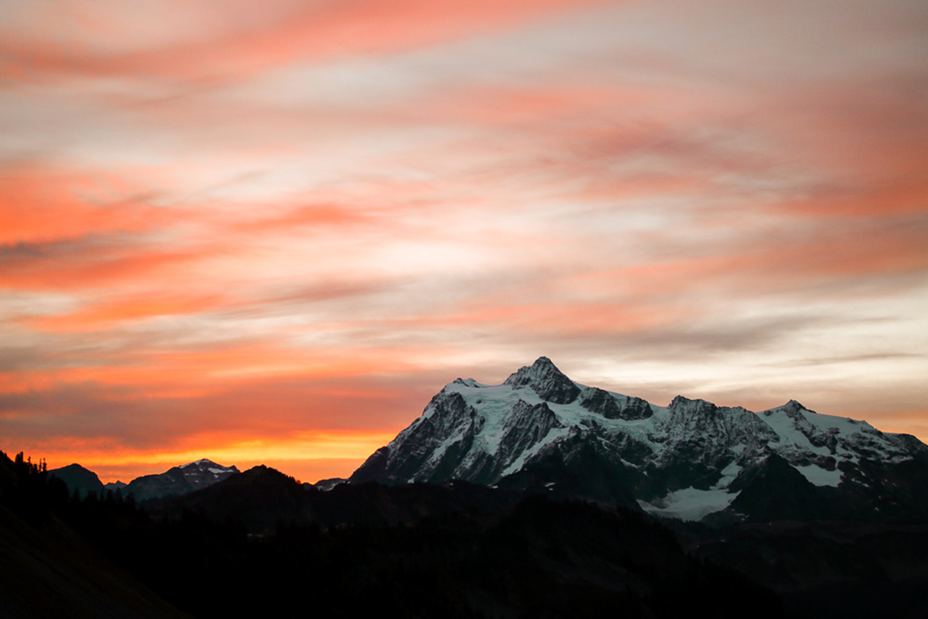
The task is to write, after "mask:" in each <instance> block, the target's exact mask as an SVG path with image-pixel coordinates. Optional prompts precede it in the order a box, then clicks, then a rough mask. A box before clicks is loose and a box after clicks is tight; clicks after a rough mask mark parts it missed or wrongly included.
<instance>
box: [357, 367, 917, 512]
mask: <svg viewBox="0 0 928 619" xmlns="http://www.w3.org/2000/svg"><path fill="white" fill-rule="evenodd" d="M926 460H928V448H926V447H925V445H924V444H922V443H921V442H920V441H918V440H917V439H915V438H914V437H911V436H906V435H896V434H889V433H884V432H880V431H879V430H877V429H875V428H874V427H872V426H871V425H870V424H868V423H866V422H863V421H855V420H851V419H846V418H841V417H834V416H829V415H821V414H819V413H816V412H814V411H812V410H809V409H808V408H806V407H804V406H802V405H801V404H799V403H798V402H795V401H790V402H787V403H786V404H784V405H783V406H780V407H777V408H773V409H770V410H767V411H763V412H760V413H755V412H752V411H749V410H746V409H744V408H741V407H720V406H716V405H715V404H713V403H711V402H706V401H704V400H691V399H688V398H685V397H683V396H677V397H676V398H674V399H673V401H672V402H671V403H670V404H669V405H668V406H657V405H654V404H651V403H649V402H646V401H644V400H642V399H640V398H636V397H633V396H626V395H622V394H618V393H611V392H608V391H605V390H603V389H598V388H595V387H588V386H585V385H581V384H578V383H575V382H573V381H571V380H570V379H569V378H568V377H567V376H565V375H564V374H563V373H562V372H561V371H560V370H558V368H557V367H556V366H555V365H554V364H553V363H552V362H551V360H550V359H548V358H546V357H541V358H539V359H538V360H536V361H535V362H534V363H533V364H532V365H530V366H526V367H523V368H521V369H519V370H518V371H517V372H515V373H513V374H512V375H511V376H510V377H509V378H507V379H506V380H505V381H504V382H503V383H502V384H500V385H486V384H482V383H479V382H477V381H475V380H473V379H457V380H455V381H453V382H452V383H450V384H448V385H446V386H445V387H444V388H443V389H442V390H441V391H440V392H439V393H438V394H436V395H435V396H434V397H433V398H432V400H431V401H430V402H429V404H428V406H426V408H425V410H424V411H423V413H422V415H421V416H420V417H419V418H418V419H417V420H415V421H414V422H413V423H412V424H411V425H410V426H409V427H408V428H406V429H405V430H403V431H402V432H401V433H400V434H399V435H398V436H397V437H396V438H395V439H394V440H393V441H392V442H391V443H390V444H389V445H387V446H385V447H382V448H381V449H379V450H378V451H377V452H375V453H374V454H373V455H372V456H371V457H370V458H369V459H368V460H367V461H366V462H365V463H364V464H363V465H362V466H361V467H360V468H359V469H358V470H357V471H356V472H355V473H354V475H353V476H352V477H351V481H352V482H353V483H358V482H362V481H379V482H382V483H388V484H404V483H411V482H429V483H444V482H447V481H450V480H453V479H460V480H466V481H470V482H473V483H479V484H485V485H498V486H500V487H512V488H518V489H521V490H526V491H535V492H546V493H555V494H562V495H567V496H579V497H583V498H589V499H594V500H598V501H606V502H619V503H623V504H626V505H631V506H634V507H636V508H638V507H640V508H642V509H644V510H646V511H649V512H651V513H655V514H658V515H664V516H669V517H676V518H683V519H688V520H695V519H701V518H703V517H704V516H707V515H708V514H713V513H716V514H718V513H722V514H724V515H725V517H730V518H744V517H763V513H762V512H763V509H762V508H761V507H758V508H757V510H755V511H757V512H758V513H757V514H754V513H753V512H752V509H753V507H751V506H753V505H755V504H756V503H757V500H755V499H751V497H753V496H755V495H760V494H761V493H760V492H759V491H758V490H757V489H756V488H755V489H754V490H751V488H753V487H754V486H752V484H755V485H756V484H768V485H769V484H771V483H773V482H771V479H782V478H783V477H784V476H787V477H791V478H793V479H794V480H800V481H801V482H802V484H801V485H803V486H805V485H806V484H807V485H808V488H806V490H808V494H810V495H814V496H816V497H819V499H820V500H818V499H817V501H818V502H819V503H821V504H822V505H831V504H835V500H834V497H836V496H841V497H844V498H843V499H842V501H845V503H846V504H847V509H860V508H861V507H860V506H861V505H862V501H863V503H866V506H867V507H866V509H874V508H875V507H877V506H878V504H879V503H880V501H883V502H887V504H890V503H892V502H893V501H895V502H896V503H899V504H905V503H906V500H905V499H901V500H900V499H893V498H892V497H891V496H889V495H890V494H892V492H893V491H892V488H893V487H894V486H893V484H890V483H883V482H880V483H877V482H878V481H879V480H878V479H871V478H870V477H868V475H869V476H873V475H876V476H877V478H880V479H882V478H883V477H885V476H886V475H896V474H897V471H898V470H900V467H902V469H911V470H910V474H909V476H908V477H906V479H909V478H911V475H913V474H914V475H916V477H917V476H918V475H925V470H926V468H928V466H926V465H925V464H924V463H925V462H926ZM784 467H786V468H785V469H784ZM924 479H925V480H928V476H926V477H924ZM884 481H885V480H884ZM912 483H921V482H912ZM774 485H775V486H777V484H774ZM788 485H789V484H788V483H785V482H784V483H782V484H779V486H784V487H786V486H788ZM895 485H896V486H898V485H899V484H895ZM903 485H904V484H903ZM779 486H777V487H779ZM868 488H869V489H871V490H872V491H870V492H869V493H868V491H867V489H868ZM746 490H747V491H748V492H747V493H746V495H745V496H746V498H745V499H743V500H742V501H741V502H740V503H737V504H735V501H736V499H737V498H738V497H739V495H741V494H742V493H744V492H745V491H746ZM848 497H852V498H853V500H852V499H851V498H848ZM862 497H865V498H866V500H863V499H862ZM749 499H751V500H749ZM845 499H846V500H845ZM813 503H815V501H813ZM838 503H840V504H842V505H843V504H844V503H841V501H838ZM733 504H734V505H733ZM803 504H804V502H803V501H796V505H797V506H798V507H801V506H802V505H803ZM739 505H742V508H741V511H739V509H738V506H739ZM715 517H719V516H718V515H717V516H715Z"/></svg>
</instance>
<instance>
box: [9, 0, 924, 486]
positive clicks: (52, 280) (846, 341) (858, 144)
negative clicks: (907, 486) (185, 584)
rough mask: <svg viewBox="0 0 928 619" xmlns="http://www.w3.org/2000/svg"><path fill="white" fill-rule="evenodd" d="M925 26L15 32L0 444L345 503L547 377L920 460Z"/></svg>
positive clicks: (394, 19)
mask: <svg viewBox="0 0 928 619" xmlns="http://www.w3.org/2000/svg"><path fill="white" fill-rule="evenodd" d="M926 58H928V3H925V2H924V1H923V0H914V1H899V0H885V1H882V2H873V1H870V0H867V1H860V0H840V1H834V0H821V1H816V2H809V1H808V0H801V1H799V0H784V1H777V2H773V1H772V0H760V1H758V2H748V3H746V2H741V1H737V0H732V1H715V0H706V1H701V2H683V1H679V2H665V1H660V0H657V1H648V2H634V1H628V2H596V1H589V2H586V1H579V0H573V1H570V2H564V1H561V0H537V1H536V0H511V1H509V2H505V3H501V2H495V1H494V2H489V1H486V0H468V1H459V0H447V1H445V2H430V1H425V0H389V1H387V0H343V1H338V2H335V1H327V0H322V1H306V0H300V1H291V0H266V1H263V2H260V3H256V2H251V1H250V0H248V1H246V0H230V1H226V2H214V1H212V2H200V1H193V0H183V1H181V0H159V1H153V0H136V1H134V2H131V3H127V2H124V1H122V0H94V1H92V2H90V1H87V2H83V1H75V0H28V1H27V0H0V135H2V136H3V137H2V139H0V449H2V450H4V451H7V452H14V451H19V450H26V451H27V453H29V454H31V455H32V456H33V457H34V458H38V457H44V458H46V459H47V460H48V463H49V465H50V466H61V465H64V464H68V463H70V462H75V461H76V462H80V463H82V464H84V465H85V466H88V467H90V468H92V469H93V470H95V471H97V472H98V473H99V474H100V476H101V478H103V479H104V480H105V481H109V480H115V479H123V480H128V479H131V478H132V477H135V476H137V475H140V474H143V473H153V472H160V471H163V470H165V469H167V468H169V467H170V466H173V465H176V464H181V463H183V462H188V461H191V460H195V459H198V458H200V457H209V458H212V459H214V460H217V461H219V462H221V463H223V464H237V465H238V466H240V467H244V466H249V465H253V464H256V463H261V462H263V463H266V464H269V465H271V466H276V467H278V468H280V469H281V470H283V471H285V472H287V473H289V474H291V475H295V476H296V477H298V478H300V479H302V480H305V481H315V480H316V479H319V478H324V477H331V476H345V475H348V474H350V473H351V471H352V470H353V469H354V468H355V467H356V466H357V465H358V464H359V463H360V462H361V461H362V460H363V459H364V458H365V457H366V456H367V455H368V454H370V453H371V452H372V451H373V450H374V449H375V448H377V447H378V446H380V445H383V444H385V443H386V442H388V441H389V440H390V439H391V438H392V437H393V436H394V435H395V434H396V433H397V432H398V431H399V430H401V429H402V428H403V427H405V426H406V425H407V424H409V423H410V422H411V421H412V420H413V419H415V418H416V417H417V416H418V415H419V414H420V412H421V411H422V408H423V407H424V406H425V404H426V403H427V402H428V400H429V398H430V397H431V395H432V394H434V393H435V392H437V391H438V390H439V389H440V388H441V386H442V385H444V384H445V383H447V382H449V381H451V380H452V379H454V378H455V377H458V376H464V377H467V376H470V377H474V378H477V379H478V380H481V381H483V382H488V383H498V382H501V381H502V380H503V379H504V378H505V377H506V376H507V375H508V374H509V373H510V372H512V371H514V370H515V369H517V368H518V367H519V366H521V365H525V364H528V363H531V362H532V361H533V360H534V359H535V358H536V357H538V356H540V355H547V356H548V357H550V358H551V359H553V360H554V362H555V363H556V364H557V365H558V366H559V367H560V368H561V369H562V370H563V371H564V372H565V373H566V374H568V375H569V376H570V377H571V378H573V379H574V380H576V381H578V382H581V383H584V384H590V385H596V386H600V387H604V388H608V389H612V390H615V391H618V392H621V393H626V394H633V395H638V396H641V397H645V398H647V399H649V400H651V401H652V402H654V403H656V404H662V405H666V403H667V402H669V401H670V400H671V398H673V396H674V395H676V394H684V395H686V396H688V397H702V398H706V399H709V400H712V401H714V402H717V403H719V404H724V405H743V406H746V407H748V408H750V409H752V410H763V409H765V408H770V407H773V406H776V405H779V404H782V403H783V402H785V401H787V400H789V399H793V398H795V399H798V400H800V401H801V402H803V403H804V404H805V405H806V406H808V407H809V408H812V409H814V410H817V411H820V412H825V413H831V414H837V415H842V416H848V417H853V418H857V419H865V420H867V421H869V422H870V423H871V424H873V425H874V426H876V427H878V428H880V429H882V430H886V431H893V432H908V433H912V434H915V435H917V436H919V437H920V438H921V439H922V440H928V380H926V378H928V62H926Z"/></svg>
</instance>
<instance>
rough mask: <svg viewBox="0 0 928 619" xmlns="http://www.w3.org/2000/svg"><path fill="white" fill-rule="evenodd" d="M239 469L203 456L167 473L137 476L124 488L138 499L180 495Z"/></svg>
mask: <svg viewBox="0 0 928 619" xmlns="http://www.w3.org/2000/svg"><path fill="white" fill-rule="evenodd" d="M238 472H239V470H238V469H237V468H236V467H235V466H234V465H233V466H223V465H221V464H216V463H215V462H213V461H212V460H208V459H206V458H203V459H201V460H197V461H196V462H190V463H188V464H182V465H180V466H175V467H173V468H170V469H168V470H167V471H165V472H164V473H158V474H156V475H143V476H142V477H137V478H135V479H133V480H132V481H131V482H130V483H129V484H128V485H127V486H126V487H125V488H124V492H126V493H127V494H131V495H132V496H134V497H135V499H136V500H137V501H144V500H146V499H153V498H160V497H168V496H177V495H181V494H188V493H190V492H194V491H196V490H199V489H201V488H206V487H207V486H211V485H212V484H215V483H216V482H220V481H222V480H224V479H226V478H228V477H231V476H232V475H236V474H238Z"/></svg>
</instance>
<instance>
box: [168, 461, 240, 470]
mask: <svg viewBox="0 0 928 619" xmlns="http://www.w3.org/2000/svg"><path fill="white" fill-rule="evenodd" d="M178 468H181V469H191V468H197V469H202V468H211V469H223V470H227V471H232V470H237V469H236V468H235V466H223V465H222V464H218V463H216V462H213V461H212V460H210V459H209V458H200V459H199V460H196V461H194V462H188V463H187V464H182V465H180V466H179V467H178Z"/></svg>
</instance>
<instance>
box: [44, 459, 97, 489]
mask: <svg viewBox="0 0 928 619" xmlns="http://www.w3.org/2000/svg"><path fill="white" fill-rule="evenodd" d="M48 474H49V475H51V476H52V477H57V478H58V479H60V480H61V481H63V482H64V483H65V485H66V486H67V487H68V491H69V492H72V493H73V492H76V493H77V494H78V495H79V496H87V495H88V494H89V493H91V492H95V493H96V494H97V495H102V494H103V483H102V482H101V481H100V478H99V477H97V474H96V473H94V472H93V471H91V470H89V469H85V468H84V467H82V466H81V465H80V464H76V463H75V464H69V465H67V466H63V467H61V468H58V469H51V470H49V471H48Z"/></svg>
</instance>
